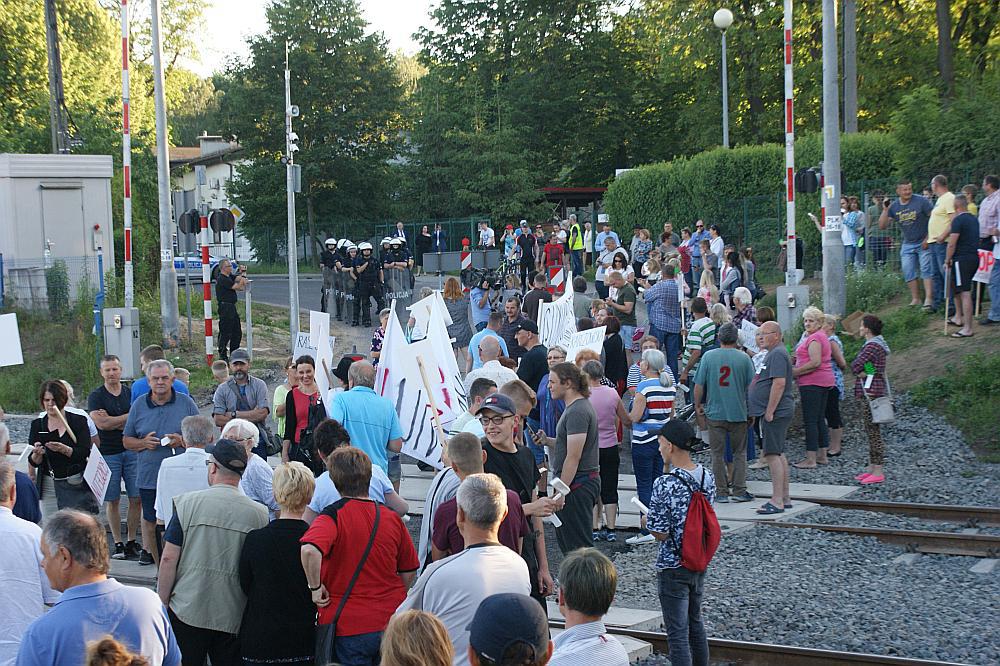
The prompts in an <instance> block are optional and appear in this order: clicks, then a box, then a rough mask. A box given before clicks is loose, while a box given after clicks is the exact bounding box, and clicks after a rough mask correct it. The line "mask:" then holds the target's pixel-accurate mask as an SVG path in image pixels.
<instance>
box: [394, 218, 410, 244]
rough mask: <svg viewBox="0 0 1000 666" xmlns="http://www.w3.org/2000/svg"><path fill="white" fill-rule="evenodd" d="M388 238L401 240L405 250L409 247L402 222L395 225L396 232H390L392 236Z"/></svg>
mask: <svg viewBox="0 0 1000 666" xmlns="http://www.w3.org/2000/svg"><path fill="white" fill-rule="evenodd" d="M390 238H402V239H403V244H404V245H406V246H407V248H409V246H410V240H409V239H408V238H407V237H406V230H405V229H403V223H402V222H397V223H396V230H395V231H393V232H392V236H390Z"/></svg>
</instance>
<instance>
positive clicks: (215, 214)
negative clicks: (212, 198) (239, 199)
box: [208, 208, 236, 232]
mask: <svg viewBox="0 0 1000 666" xmlns="http://www.w3.org/2000/svg"><path fill="white" fill-rule="evenodd" d="M208 224H209V226H211V227H212V231H216V232H218V231H232V230H233V229H234V228H235V227H236V218H235V217H234V216H233V212H232V211H231V210H228V209H226V208H217V209H215V210H213V211H212V214H211V215H210V216H209V218H208Z"/></svg>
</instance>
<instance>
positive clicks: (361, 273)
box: [351, 242, 385, 327]
mask: <svg viewBox="0 0 1000 666" xmlns="http://www.w3.org/2000/svg"><path fill="white" fill-rule="evenodd" d="M358 252H359V255H358V256H357V257H355V259H354V277H355V279H356V280H357V287H356V289H355V294H356V300H355V301H354V320H353V321H352V322H351V325H352V326H357V325H358V315H359V314H360V315H361V325H362V326H365V327H371V325H372V316H371V299H372V298H374V299H375V306H376V310H375V311H376V312H381V311H382V308H383V307H385V305H384V301H383V299H382V280H383V274H382V266H381V264H380V263H379V261H378V259H377V258H376V257H375V256H374V253H373V251H372V244H371V243H368V242H364V243H361V244H360V245H358Z"/></svg>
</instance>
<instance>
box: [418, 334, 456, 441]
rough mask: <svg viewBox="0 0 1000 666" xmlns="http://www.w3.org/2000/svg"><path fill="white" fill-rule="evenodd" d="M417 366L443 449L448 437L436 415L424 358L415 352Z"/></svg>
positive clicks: (436, 409)
mask: <svg viewBox="0 0 1000 666" xmlns="http://www.w3.org/2000/svg"><path fill="white" fill-rule="evenodd" d="M417 367H418V368H420V379H421V380H423V382H424V389H425V390H426V391H427V399H428V400H429V401H430V403H431V414H432V415H433V417H434V427H435V428H437V431H438V437H440V438H441V449H442V451H443V450H444V445H445V444H447V443H448V438H447V437H446V436H445V434H444V428H443V427H442V426H441V418H440V417H439V416H438V408H437V401H436V400H435V399H434V391H432V390H431V383H430V381H428V379H427V371H426V370H425V369H424V358H423V356H421V355H420V354H417Z"/></svg>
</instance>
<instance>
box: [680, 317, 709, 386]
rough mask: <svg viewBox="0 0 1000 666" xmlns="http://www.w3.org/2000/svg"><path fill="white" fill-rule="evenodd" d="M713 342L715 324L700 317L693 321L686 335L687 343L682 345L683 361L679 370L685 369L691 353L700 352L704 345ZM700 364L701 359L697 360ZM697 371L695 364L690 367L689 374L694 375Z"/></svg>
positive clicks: (696, 364)
mask: <svg viewBox="0 0 1000 666" xmlns="http://www.w3.org/2000/svg"><path fill="white" fill-rule="evenodd" d="M714 342H715V322H714V321H712V320H711V319H709V318H708V317H702V318H701V319H699V320H697V321H695V322H694V323H692V324H691V330H689V331H688V334H687V343H686V344H685V345H684V359H683V361H682V364H681V369H682V370H683V369H684V368H685V367H687V363H688V360H689V359H690V358H691V353H692V352H696V351H698V352H700V351H701V350H702V347H704V346H705V345H710V344H712V343H714ZM698 361H699V362H700V361H701V359H698ZM697 370H698V363H695V364H694V365H693V366H692V367H691V372H690V374H692V375H693V374H694V373H695V372H696V371H697Z"/></svg>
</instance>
